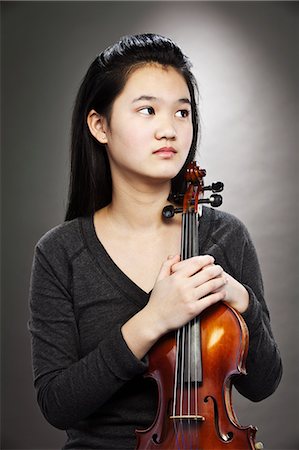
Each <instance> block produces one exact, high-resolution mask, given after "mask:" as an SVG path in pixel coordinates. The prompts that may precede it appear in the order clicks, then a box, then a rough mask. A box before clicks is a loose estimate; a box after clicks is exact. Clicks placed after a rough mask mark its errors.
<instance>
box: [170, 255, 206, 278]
mask: <svg viewBox="0 0 299 450" xmlns="http://www.w3.org/2000/svg"><path fill="white" fill-rule="evenodd" d="M214 261H215V260H214V258H213V256H210V255H202V256H193V257H192V258H188V259H185V260H183V261H179V262H178V263H176V264H174V265H173V266H172V272H173V273H180V275H182V276H184V277H191V276H192V275H194V274H195V273H197V272H199V271H200V270H202V269H203V268H204V267H205V266H207V265H211V264H213V263H214Z"/></svg>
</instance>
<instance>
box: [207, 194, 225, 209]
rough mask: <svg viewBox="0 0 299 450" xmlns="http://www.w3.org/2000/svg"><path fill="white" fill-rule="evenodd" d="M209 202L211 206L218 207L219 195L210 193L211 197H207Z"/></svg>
mask: <svg viewBox="0 0 299 450" xmlns="http://www.w3.org/2000/svg"><path fill="white" fill-rule="evenodd" d="M209 203H210V204H211V206H213V208H218V206H220V205H222V197H221V195H218V194H215V195H211V197H210V198H209Z"/></svg>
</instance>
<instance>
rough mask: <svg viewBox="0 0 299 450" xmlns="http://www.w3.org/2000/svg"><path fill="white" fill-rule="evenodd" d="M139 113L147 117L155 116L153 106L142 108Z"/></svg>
mask: <svg viewBox="0 0 299 450" xmlns="http://www.w3.org/2000/svg"><path fill="white" fill-rule="evenodd" d="M139 112H141V114H144V115H145V116H151V115H153V114H155V110H154V108H153V107H152V106H146V107H145V108H141V109H139Z"/></svg>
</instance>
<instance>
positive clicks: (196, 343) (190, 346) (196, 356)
mask: <svg viewBox="0 0 299 450" xmlns="http://www.w3.org/2000/svg"><path fill="white" fill-rule="evenodd" d="M181 239H182V240H181V259H182V260H183V259H187V258H191V257H192V256H198V255H199V214H198V213H195V212H187V213H183V215H182V235H181ZM177 345H178V348H177V352H178V354H177V360H178V361H177V362H178V369H179V373H180V375H179V379H180V382H179V383H180V384H182V383H185V382H190V381H191V382H196V383H198V382H201V381H202V367H201V348H200V347H201V346H200V318H199V316H198V317H196V318H195V319H193V320H192V321H190V322H189V323H187V324H186V325H185V326H183V327H182V328H181V329H180V330H179V331H178V334H177Z"/></svg>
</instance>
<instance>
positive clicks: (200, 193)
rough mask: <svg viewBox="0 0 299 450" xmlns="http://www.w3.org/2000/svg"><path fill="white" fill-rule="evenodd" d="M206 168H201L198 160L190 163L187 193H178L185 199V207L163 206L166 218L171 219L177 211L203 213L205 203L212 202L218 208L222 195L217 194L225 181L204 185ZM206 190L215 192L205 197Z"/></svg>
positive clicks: (187, 176)
mask: <svg viewBox="0 0 299 450" xmlns="http://www.w3.org/2000/svg"><path fill="white" fill-rule="evenodd" d="M205 176H206V170H205V169H202V168H200V166H199V165H198V164H197V162H196V161H192V162H191V163H189V164H188V166H187V169H186V173H185V180H186V183H187V189H186V192H185V194H178V195H177V196H176V197H177V199H179V200H180V199H183V207H178V208H175V207H174V206H173V205H167V206H165V207H164V208H163V211H162V215H163V217H164V218H165V219H171V218H172V217H173V216H174V215H175V214H177V213H192V212H193V213H195V214H198V215H199V216H201V215H202V205H203V204H204V203H206V204H210V205H211V206H212V207H214V208H217V207H218V206H220V205H221V204H222V196H221V195H219V194H216V192H221V191H222V190H223V183H222V182H221V181H218V182H217V183H212V184H211V185H209V186H205V185H204V177H205ZM205 191H212V192H213V194H212V195H211V196H210V197H209V198H204V192H205Z"/></svg>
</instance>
